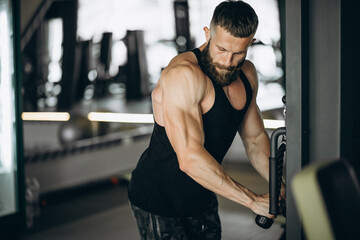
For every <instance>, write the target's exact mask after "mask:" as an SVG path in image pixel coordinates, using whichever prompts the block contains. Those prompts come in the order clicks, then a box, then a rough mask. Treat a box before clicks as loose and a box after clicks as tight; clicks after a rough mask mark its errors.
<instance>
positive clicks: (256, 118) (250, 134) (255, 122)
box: [238, 101, 265, 140]
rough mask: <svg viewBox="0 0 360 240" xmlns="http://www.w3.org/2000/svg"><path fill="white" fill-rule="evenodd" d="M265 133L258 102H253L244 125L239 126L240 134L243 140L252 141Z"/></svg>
mask: <svg viewBox="0 0 360 240" xmlns="http://www.w3.org/2000/svg"><path fill="white" fill-rule="evenodd" d="M264 131H265V127H264V122H263V118H262V115H261V112H260V110H259V107H258V106H257V104H256V101H252V103H251V104H250V106H249V109H248V111H247V113H246V115H245V117H244V120H243V122H242V124H241V125H240V126H239V131H238V132H239V134H240V136H241V138H242V139H243V140H246V139H250V138H254V137H257V136H259V135H261V134H262V133H263V132H264Z"/></svg>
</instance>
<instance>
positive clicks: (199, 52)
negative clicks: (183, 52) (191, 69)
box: [190, 48, 201, 63]
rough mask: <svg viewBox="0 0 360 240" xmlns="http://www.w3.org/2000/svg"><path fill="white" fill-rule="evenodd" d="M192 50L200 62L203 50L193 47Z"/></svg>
mask: <svg viewBox="0 0 360 240" xmlns="http://www.w3.org/2000/svg"><path fill="white" fill-rule="evenodd" d="M190 51H192V52H193V53H194V54H195V56H196V58H197V60H198V62H199V63H200V60H201V51H200V49H198V48H194V49H191V50H190Z"/></svg>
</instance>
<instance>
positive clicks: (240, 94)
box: [201, 80, 246, 114]
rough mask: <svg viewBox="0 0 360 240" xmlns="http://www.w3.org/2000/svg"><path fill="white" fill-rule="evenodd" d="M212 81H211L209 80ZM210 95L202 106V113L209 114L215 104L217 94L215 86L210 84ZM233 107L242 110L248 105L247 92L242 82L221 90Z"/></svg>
mask: <svg viewBox="0 0 360 240" xmlns="http://www.w3.org/2000/svg"><path fill="white" fill-rule="evenodd" d="M209 81H210V80H209ZM208 86H209V89H208V94H207V96H206V97H205V98H204V101H203V102H202V104H201V108H202V113H203V114H204V113H206V112H208V111H209V110H210V109H211V107H212V106H213V105H214V103H215V98H216V92H215V88H214V86H213V84H211V82H210V84H208ZM221 90H222V91H223V93H224V95H225V97H226V99H227V101H229V103H230V104H231V106H232V107H233V108H234V109H236V110H241V109H243V108H244V107H245V104H246V90H245V86H244V84H243V82H242V81H240V80H239V81H236V82H234V83H232V84H231V85H229V86H227V87H223V88H222V89H221Z"/></svg>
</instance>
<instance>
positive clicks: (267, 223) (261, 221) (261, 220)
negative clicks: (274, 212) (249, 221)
mask: <svg viewBox="0 0 360 240" xmlns="http://www.w3.org/2000/svg"><path fill="white" fill-rule="evenodd" d="M255 222H256V224H257V225H258V226H259V227H262V228H264V229H268V228H270V227H271V225H272V224H273V223H274V220H273V219H271V218H267V217H264V216H261V215H256V218H255Z"/></svg>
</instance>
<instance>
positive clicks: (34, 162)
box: [0, 0, 359, 240]
mask: <svg viewBox="0 0 360 240" xmlns="http://www.w3.org/2000/svg"><path fill="white" fill-rule="evenodd" d="M220 2H221V1H220V0H210V1H205V0H131V1H126V0H105V1H100V0H15V1H10V0H1V1H0V54H1V55H0V57H1V58H0V71H1V79H0V90H1V94H0V98H1V101H0V111H1V112H0V117H1V119H0V124H1V129H0V130H1V131H0V135H1V148H0V153H1V157H0V180H1V181H0V227H1V228H0V229H1V231H3V229H5V230H12V231H11V232H12V233H13V232H14V231H13V230H14V229H18V230H15V232H16V233H17V235H16V236H18V237H19V238H22V239H55V235H56V236H57V235H59V234H60V236H59V237H58V238H56V239H79V238H87V239H91V236H92V237H93V238H100V237H99V236H100V235H102V236H103V238H101V239H137V237H136V236H137V235H136V234H137V232H136V227H135V226H134V220H133V219H132V217H131V214H130V211H129V208H128V204H127V195H126V184H127V181H128V179H129V174H130V172H131V170H132V169H133V168H134V167H135V165H136V163H137V160H138V158H139V156H140V154H141V153H142V152H143V150H144V149H145V148H146V146H147V144H148V142H149V137H150V133H151V130H152V126H153V119H152V108H151V99H150V93H151V91H152V89H153V88H154V86H155V85H156V83H157V81H158V79H159V76H160V73H161V71H162V69H163V68H164V67H166V65H167V64H168V62H169V61H170V60H171V59H172V58H173V57H174V56H175V55H177V54H178V53H181V52H184V51H187V50H189V49H192V48H194V47H198V46H200V45H201V44H202V43H203V42H205V37H204V32H203V27H204V26H209V22H210V18H211V16H212V13H213V10H214V8H215V6H216V5H217V4H218V3H220ZM246 2H248V3H250V4H251V5H252V6H253V7H254V9H255V11H256V12H257V13H258V16H259V20H260V24H259V28H258V31H257V33H256V35H255V38H256V42H255V43H254V44H253V45H252V46H251V47H250V49H249V52H248V56H247V58H248V59H249V60H251V61H252V62H253V63H254V64H255V66H256V67H257V70H258V76H259V82H260V86H259V93H258V97H257V102H258V105H259V107H260V110H261V112H262V113H263V116H264V122H265V126H266V128H267V131H268V132H269V134H271V132H272V130H273V129H275V128H278V127H281V126H284V124H285V121H284V120H285V115H284V113H285V110H286V109H285V108H284V103H283V102H282V98H283V96H284V95H285V88H286V87H287V88H286V89H287V95H288V98H287V99H289V101H288V102H289V104H287V105H290V108H289V106H287V107H288V109H291V110H292V112H291V114H290V115H289V116H288V119H291V121H289V122H290V124H291V126H289V128H288V129H289V133H290V142H291V143H292V144H293V145H291V146H296V149H295V148H294V147H293V148H291V149H290V153H289V154H291V156H292V161H291V162H289V163H288V164H289V166H290V167H288V168H287V169H290V172H289V171H288V173H286V172H285V173H284V175H287V176H293V175H294V174H295V173H296V172H298V171H300V169H301V166H302V165H306V164H309V163H311V162H314V161H316V159H319V158H328V157H333V156H335V157H338V156H340V155H341V156H347V157H350V159H351V157H354V156H355V155H354V153H355V151H354V149H355V147H353V146H356V143H358V142H356V141H358V137H357V136H358V135H356V134H358V128H357V127H354V126H355V125H354V124H353V118H352V117H353V115H352V112H351V111H350V110H347V108H346V107H344V106H348V104H349V103H352V102H354V100H356V95H354V94H347V92H354V90H353V89H356V88H354V87H353V84H354V83H353V82H351V83H350V80H349V81H342V82H340V76H341V77H343V79H352V78H351V76H353V75H352V73H351V71H350V69H347V68H346V66H348V65H349V64H347V65H345V64H343V65H341V68H340V60H341V62H342V63H345V62H347V63H349V62H350V61H351V59H353V58H351V57H350V58H348V57H344V56H345V53H346V54H348V55H349V56H352V55H350V54H351V53H352V52H353V50H352V49H353V47H354V45H352V44H350V43H349V44H347V43H348V42H347V41H348V40H347V39H351V38H350V37H346V36H351V33H352V30H349V29H350V28H351V27H350V26H351V24H346V23H352V22H353V21H352V20H351V17H352V16H353V15H351V14H341V13H342V12H340V10H339V9H340V7H339V6H340V5H341V6H342V8H341V9H347V11H351V9H352V7H351V5H350V4H345V3H344V4H341V3H340V2H341V1H332V2H331V4H325V3H324V4H322V1H320V2H319V3H312V4H309V3H308V1H304V0H303V1H302V2H301V3H300V2H299V3H298V2H297V1H291V2H290V3H288V5H287V6H286V7H285V3H284V1H280V0H246ZM325 5H326V6H327V9H324V8H323V6H325ZM319 6H322V7H319ZM285 9H286V10H287V12H286V14H285ZM341 11H345V10H341ZM350 13H352V12H350ZM285 17H287V19H285ZM339 19H341V20H342V25H341V27H342V31H341V32H340V30H339V29H340V28H339V25H340V20H339ZM285 22H286V23H287V25H286V26H285ZM328 25H331V27H327V26H328ZM324 26H325V27H324ZM334 26H335V27H334ZM347 26H349V27H347ZM333 27H334V28H333ZM336 27H337V28H336ZM285 29H286V30H287V31H285ZM285 33H286V37H287V39H286V43H287V46H286V49H285ZM337 33H338V34H339V35H338V36H340V38H341V39H342V42H341V45H340V43H339V41H338V38H336V37H334V36H336V34H337ZM329 35H331V36H333V37H332V38H329V37H328V36H329ZM349 41H350V40H349ZM325 43H326V44H325ZM340 46H341V49H342V52H341V54H343V55H341V54H340V50H339V51H329V49H340ZM285 50H287V53H286V56H287V57H288V59H287V60H286V61H285ZM324 60H326V61H324ZM285 62H286V63H287V66H285ZM316 63H318V65H319V66H321V67H317V66H318V65H317V64H316ZM350 65H351V64H350ZM350 65H349V66H350ZM286 69H287V70H289V69H290V70H291V71H289V72H288V73H286V71H285V70H286ZM339 69H341V70H342V71H341V74H340V70H339ZM286 74H288V77H287V81H285V76H286ZM319 76H321V77H319ZM15 79H16V81H15ZM325 80H327V81H329V82H325ZM9 83H11V84H9ZM289 86H290V87H289ZM317 86H326V87H317ZM340 86H341V88H340ZM346 91H347V92H346ZM340 92H341V93H342V94H341V95H340ZM344 93H345V94H344ZM340 96H341V97H340ZM340 105H341V106H342V108H341V109H340ZM334 106H335V107H334ZM355 114H357V115H359V114H358V111H357V113H356V112H355ZM340 115H341V116H342V121H341V123H340ZM340 126H341V131H340ZM299 129H301V130H299ZM309 129H312V131H309ZM354 129H355V131H354ZM351 134H352V135H351ZM348 136H352V137H350V138H349V137H348ZM340 139H341V144H340ZM320 143H321V144H320ZM340 145H341V149H340ZM294 156H295V157H294ZM300 163H301V164H300ZM353 163H355V165H356V164H357V163H356V161H355V160H353ZM285 167H286V166H285ZM224 168H225V169H226V170H228V171H229V172H231V173H232V176H233V177H234V178H240V180H241V181H243V182H244V183H246V184H248V185H249V186H251V187H252V189H255V190H256V191H258V192H259V193H263V192H267V191H268V189H267V184H266V182H264V181H263V180H262V179H261V178H259V176H258V175H257V174H256V173H255V172H254V171H253V169H252V168H251V166H250V165H249V161H248V159H247V158H246V154H245V152H244V149H243V147H242V143H241V140H240V138H239V137H236V139H235V141H234V143H233V145H232V147H231V148H230V150H229V152H228V154H227V156H226V159H225V162H224ZM284 170H285V168H284ZM246 184H245V185H246ZM22 196H25V197H22ZM290 197H291V196H290ZM220 203H221V211H220V214H221V216H222V218H223V223H224V226H223V227H224V239H239V236H243V238H242V239H263V240H264V239H279V238H280V237H281V236H282V234H283V232H284V221H283V219H281V218H280V219H278V221H277V223H276V224H275V227H272V228H271V229H270V230H267V231H265V230H263V229H259V228H258V227H257V226H256V225H255V224H254V215H253V214H252V213H251V212H249V211H247V209H244V208H239V206H237V205H235V204H233V203H231V202H229V201H226V200H225V199H222V198H221V199H220ZM290 204H293V203H292V201H290ZM288 209H290V210H289V211H291V212H290V213H291V214H290V215H289V216H290V217H288V221H290V222H291V223H293V224H291V228H290V230H292V231H291V232H290V233H289V231H288V233H287V234H294V235H296V236H300V235H301V234H300V224H299V220H298V219H297V216H296V214H295V208H294V207H293V205H291V207H290V208H288ZM102 214H103V215H102ZM19 221H20V222H21V221H23V222H25V224H24V228H21V227H19V228H16V227H15V228H13V227H7V226H20V225H16V224H15V223H19ZM99 225H100V226H101V227H100V228H96V227H95V226H99ZM296 226H298V227H296ZM109 228H110V229H109ZM5 230H4V231H5ZM105 232H106V234H105ZM62 233H63V234H64V236H61V234H62ZM66 234H67V235H66ZM84 234H86V235H84ZM104 234H105V235H104ZM84 236H86V237H84ZM134 236H135V237H134ZM0 238H1V236H0ZM294 239H295V238H294Z"/></svg>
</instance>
